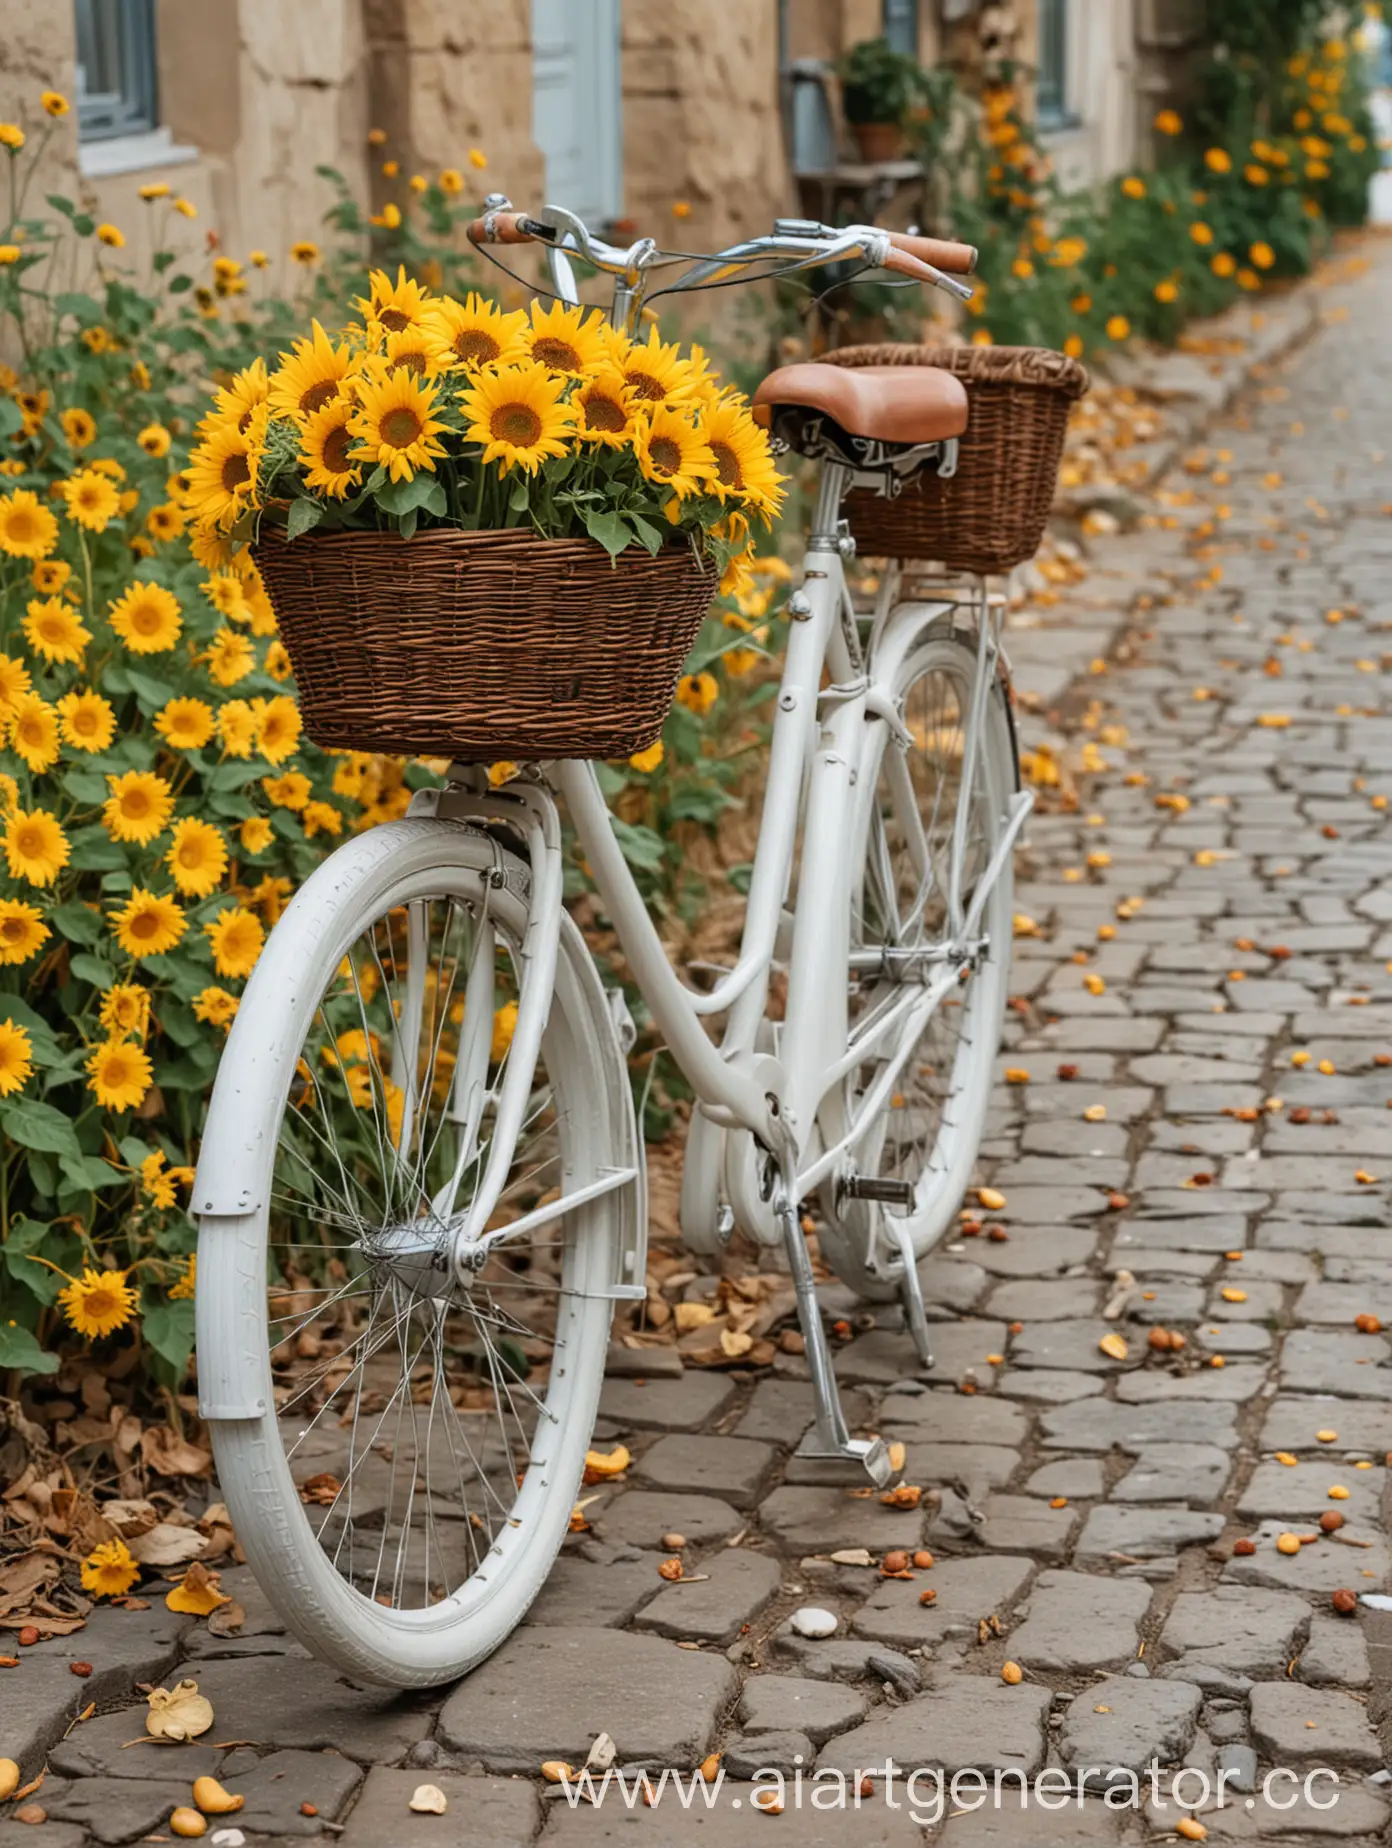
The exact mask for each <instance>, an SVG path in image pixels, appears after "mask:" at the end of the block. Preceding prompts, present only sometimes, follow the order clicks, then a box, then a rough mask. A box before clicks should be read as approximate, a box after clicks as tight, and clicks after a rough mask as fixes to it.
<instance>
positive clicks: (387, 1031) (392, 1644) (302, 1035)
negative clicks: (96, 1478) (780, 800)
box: [195, 820, 641, 1687]
mask: <svg viewBox="0 0 1392 1848" xmlns="http://www.w3.org/2000/svg"><path fill="white" fill-rule="evenodd" d="M528 906H529V875H528V872H527V869H526V868H525V866H523V865H522V864H521V863H520V862H519V861H517V860H515V859H513V858H512V857H511V856H510V855H508V854H506V853H503V852H502V851H501V850H500V849H499V848H498V847H497V845H496V844H495V842H494V841H493V840H491V839H489V838H487V837H485V836H484V835H482V834H480V833H478V832H477V831H475V830H472V829H469V828H466V827H461V826H458V825H456V824H453V823H449V822H444V821H434V820H407V821H403V822H395V823H390V824H388V825H386V826H383V827H380V828H377V829H374V830H373V831H372V832H371V833H370V834H366V835H364V836H363V837H362V838H361V839H359V840H357V841H353V842H350V843H348V844H347V845H345V846H344V847H342V848H340V849H339V851H338V852H337V853H335V854H334V855H333V856H332V857H331V858H330V859H329V860H328V861H326V862H325V863H324V865H323V866H322V867H320V868H319V869H318V871H317V872H316V873H315V874H314V876H313V877H312V878H311V879H310V880H309V881H308V882H307V884H306V885H305V887H304V888H303V890H302V891H301V892H300V893H299V895H298V896H297V897H296V898H295V900H294V901H293V902H292V904H291V905H290V906H289V908H288V909H287V910H286V912H285V915H284V916H283V918H282V919H281V920H280V922H279V923H278V924H277V925H276V927H275V930H274V931H273V932H272V934H271V937H270V939H269V941H268V943H267V945H266V949H265V951H264V953H263V955H262V957H261V960H260V962H259V964H258V966H257V969H256V971H255V973H254V974H253V976H252V978H251V981H250V983H249V984H248V986H247V990H246V993H245V995H244V996H243V999H242V1005H241V1009H240V1012H239V1014H238V1016H237V1019H236V1020H235V1022H234V1023H233V1027H232V1031H231V1035H230V1038H229V1040H228V1044H227V1048H226V1051H225V1053H224V1055H223V1061H222V1065H221V1068H220V1070H219V1073H218V1079H217V1084H216V1087H215V1090H214V1094H213V1099H212V1103H211V1106H210V1110H209V1116H208V1123H207V1129H206V1134H205V1142H204V1148H205V1164H206V1168H207V1170H208V1171H209V1172H210V1173H211V1172H220V1173H223V1174H226V1173H229V1172H230V1173H235V1174H236V1175H237V1184H238V1187H239V1188H240V1184H241V1177H242V1174H243V1173H245V1174H246V1177H247V1179H246V1187H247V1197H246V1200H245V1203H244V1204H245V1207H246V1210H245V1211H244V1212H241V1213H239V1214H231V1213H229V1212H228V1211H227V1205H226V1202H225V1200H219V1201H217V1202H216V1203H215V1204H214V1207H213V1209H212V1212H209V1211H208V1209H207V1200H206V1199H205V1197H204V1196H205V1195H211V1194H212V1193H213V1192H214V1191H215V1190H214V1189H213V1187H212V1186H211V1184H210V1185H209V1186H208V1187H207V1188H205V1189H203V1191H202V1192H201V1193H196V1194H195V1203H196V1205H197V1206H198V1207H199V1208H200V1209H201V1210H203V1211H204V1217H203V1219H202V1222H201V1226H200V1237H199V1246H198V1287H197V1303H196V1307H197V1325H198V1369H199V1383H200V1397H201V1399H202V1400H203V1401H204V1404H205V1407H206V1415H207V1416H208V1419H209V1428H210V1431H211V1433H212V1439H213V1448H214V1452H215V1455H216V1461H217V1469H218V1476H219V1481H220V1483H221V1488H222V1493H223V1495H224V1497H225V1499H226V1501H227V1505H228V1508H229V1510H230V1512H231V1515H232V1519H233V1522H234V1524H235V1526H236V1529H237V1534H238V1537H239V1538H240V1540H241V1542H242V1544H243V1546H244V1547H245V1549H246V1553H247V1557H248V1560H249V1561H250V1563H251V1565H252V1567H253V1569H254V1571H255V1573H256V1576H257V1578H258V1580H259V1581H260V1583H261V1585H262V1587H263V1588H264V1590H265V1592H266V1594H267V1596H268V1597H269V1598H270V1600H271V1602H272V1603H273V1604H274V1606H275V1608H276V1609H277V1611H278V1612H279V1614H280V1615H281V1617H282V1618H283V1619H284V1621H285V1622H286V1624H287V1625H288V1626H289V1628H290V1629H291V1630H292V1631H293V1632H294V1634H295V1635H296V1636H298V1637H299V1639H300V1640H301V1641H302V1642H303V1643H304V1644H305V1645H306V1646H307V1647H308V1648H310V1649H311V1650H312V1651H313V1652H314V1653H315V1654H317V1655H319V1656H321V1657H323V1658H325V1659H326V1660H328V1661H330V1662H332V1663H334V1664H335V1665H336V1666H338V1667H339V1668H341V1669H343V1670H344V1671H346V1672H348V1673H350V1674H353V1675H355V1676H358V1677H361V1678H365V1679H369V1680H375V1681H380V1682H387V1683H390V1684H393V1685H396V1686H401V1687H421V1686H427V1685H430V1684H432V1683H436V1682H441V1681H448V1680H452V1679H454V1678H455V1677H456V1676H458V1675H461V1674H463V1673H465V1672H466V1671H467V1670H468V1669H469V1668H471V1667H472V1666H474V1664H476V1663H477V1662H479V1661H480V1660H481V1659H482V1658H483V1657H484V1656H486V1655H487V1654H488V1653H489V1651H490V1650H492V1649H494V1648H496V1647H497V1645H498V1644H499V1643H500V1642H502V1641H503V1639H504V1638H505V1637H506V1636H507V1635H508V1634H509V1632H510V1631H511V1630H512V1628H513V1627H514V1625H516V1624H517V1623H518V1622H519V1621H520V1620H521V1618H522V1616H523V1614H524V1613H525V1611H526V1609H527V1607H528V1605H529V1604H530V1603H531V1601H532V1599H533V1598H534V1597H535V1595H536V1593H537V1592H538V1590H539V1589H540V1587H541V1585H542V1583H543V1581H544V1579H545V1577H546V1574H547V1572H548V1571H549V1569H550V1566H551V1564H552V1562H553V1560H554V1558H555V1556H556V1553H557V1552H558V1550H559V1548H560V1545H561V1542H562V1540H563V1538H564V1536H565V1533H566V1531H567V1527H568V1525H569V1520H570V1515H571V1510H572V1507H573V1504H574V1500H575V1495H576V1492H577V1489H578V1486H579V1482H580V1478H581V1474H582V1471H583V1468H584V1458H585V1451H586V1447H587V1445H588V1443H589V1440H590V1434H591V1431H592V1428H593V1423H594V1418H595V1412H596V1407H597V1404H598V1398H599V1391H600V1386H601V1383H602V1378H603V1373H604V1363H605V1355H606V1350H607V1344H608V1333H609V1323H610V1316H611V1313H612V1308H613V1299H612V1294H611V1292H612V1290H613V1287H614V1285H615V1284H616V1282H617V1281H618V1277H619V1268H620V1262H621V1256H620V1254H621V1252H623V1251H624V1250H626V1249H630V1248H631V1247H630V1245H629V1244H628V1243H627V1241H631V1240H633V1239H634V1238H636V1237H637V1236H638V1228H637V1226H636V1223H635V1220H636V1215H637V1214H638V1212H639V1211H640V1194H641V1188H640V1186H639V1185H638V1183H637V1182H636V1181H631V1182H629V1183H628V1184H626V1185H624V1186H622V1187H619V1188H618V1189H616V1190H615V1191H612V1192H609V1193H604V1194H601V1195H600V1196H599V1197H597V1198H594V1199H591V1200H589V1201H588V1203H582V1204H581V1205H579V1206H577V1207H574V1208H573V1209H570V1210H567V1211H566V1212H565V1213H564V1216H563V1218H562V1219H561V1220H560V1221H553V1222H552V1223H551V1224H549V1225H540V1224H538V1225H536V1226H535V1227H534V1229H533V1230H532V1231H531V1232H527V1233H523V1234H519V1236H518V1238H517V1239H516V1240H515V1241H511V1242H508V1243H506V1244H503V1245H500V1246H498V1247H496V1248H495V1250H494V1253H493V1255H492V1256H490V1258H489V1260H488V1263H487V1265H486V1266H485V1268H484V1269H482V1270H481V1271H479V1272H478V1273H477V1274H476V1275H474V1276H472V1277H471V1278H470V1279H469V1281H468V1283H467V1284H463V1283H460V1282H458V1281H457V1280H456V1279H455V1278H454V1276H453V1273H452V1269H451V1266H450V1264H449V1262H448V1250H449V1243H450V1237H449V1229H448V1222H449V1219H450V1218H451V1216H454V1217H455V1218H456V1220H457V1216H458V1214H459V1213H460V1212H461V1211H462V1210H463V1209H464V1208H466V1207H467V1206H468V1204H469V1200H470V1198H471V1197H472V1193H473V1190H474V1188H475V1187H476V1185H477V1183H478V1179H479V1175H480V1170H481V1168H482V1164H483V1159H484V1158H486V1154H487V1149H488V1145H489V1136H490V1130H491V1124H492V1120H493V1119H492V1099H493V1098H494V1097H495V1096H496V1093H497V1089H498V1085H499V1082H500V1079H501V1076H502V1074H503V1072H504V1071H505V1069H506V1062H507V1059H508V1056H509V1031H510V1027H511V1023H512V1021H513V1020H515V1018H516V1016H515V1013H514V1012H513V1011H512V1010H513V1008H514V1007H515V1003H516V998H517V996H518V994H519V984H520V983H521V981H522V980H523V979H524V968H525V965H524V963H523V959H522V956H521V946H522V942H523V936H524V933H525V931H526V927H527V921H528ZM466 990H467V1006H466V1001H465V998H466ZM485 1029H486V1032H484V1030H485ZM481 1033H483V1035H484V1036H483V1037H482V1039H480V1034H481ZM470 1072H472V1073H473V1080H470V1079H469V1073H470ZM258 1150H263V1151H268V1152H269V1161H268V1162H267V1161H266V1159H265V1158H264V1156H263V1157H262V1158H261V1159H260V1160H259V1162H258V1157H257V1151H258ZM229 1157H230V1158H231V1161H232V1166H231V1167H230V1168H229V1166H228V1158H229ZM640 1159H641V1157H640V1156H639V1154H638V1152H637V1145H636V1137H635V1133H634V1125H633V1114H632V1103H631V1099H630V1095H629V1091H628V1086H627V1083H626V1080H625V1075H624V1066H623V1060H622V1055H621V1054H620V1052H619V1048H618V1044H617V1038H616V1035H615V1031H614V1027H613V1024H612V1020H611V1018H610V1016H609V1013H608V1011H607V1009H606V1007H605V1005H604V996H603V991H602V989H601V987H600V984H599V979H598V976H597V974H596V971H595V969H594V965H593V963H592V962H591V960H590V957H589V955H588V953H587V951H586V949H585V946H584V944H583V942H582V940H581V938H580V936H579V933H578V932H577V931H576V929H575V927H574V925H573V924H572V923H571V922H570V920H569V918H563V919H562V936H561V942H560V955H559V959H558V968H557V976H556V986H555V994H554V997H553V1001H552V1006H551V1011H550V1017H549V1021H548V1025H547V1028H546V1032H545V1035H544V1037H543V1042H542V1050H541V1057H540V1060H539V1062H538V1066H537V1071H536V1076H535V1080H534V1082H533V1086H532V1091H531V1095H530V1101H529V1105H528V1108H527V1111H526V1121H525V1124H524V1127H523V1130H522V1133H521V1136H520V1138H519V1140H518V1144H517V1147H516V1150H515V1153H514V1156H513V1161H512V1166H511V1168H510V1170H509V1174H508V1179H507V1184H506V1187H505V1189H504V1192H503V1195H502V1198H501V1200H500V1201H499V1204H498V1206H497V1208H496V1209H495V1211H494V1213H493V1215H492V1218H491V1219H490V1222H489V1224H490V1228H492V1227H496V1226H500V1225H503V1224H506V1223H511V1222H515V1221H517V1220H520V1219H521V1218H522V1217H523V1215H524V1214H528V1213H532V1212H533V1211H534V1209H535V1208H536V1207H537V1206H538V1205H542V1204H544V1203H545V1202H546V1201H548V1200H552V1199H555V1198H557V1197H558V1196H569V1195H573V1194H575V1193H577V1192H579V1191H580V1190H581V1189H583V1188H585V1187H587V1186H589V1185H591V1184H592V1183H594V1182H596V1181H599V1180H601V1179H602V1178H603V1176H604V1174H605V1173H606V1171H608V1172H609V1173H611V1174H612V1171H613V1170H615V1169H635V1170H636V1169H637V1167H638V1165H639V1162H640ZM202 1172H203V1170H202V1169H200V1175H201V1174H202ZM258 1174H259V1175H263V1176H264V1177H265V1178H264V1180H259V1179H258ZM214 1215H216V1216H214Z"/></svg>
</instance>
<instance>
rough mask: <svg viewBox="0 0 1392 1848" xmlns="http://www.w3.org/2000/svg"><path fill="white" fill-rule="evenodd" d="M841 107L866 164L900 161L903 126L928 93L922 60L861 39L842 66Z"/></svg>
mask: <svg viewBox="0 0 1392 1848" xmlns="http://www.w3.org/2000/svg"><path fill="white" fill-rule="evenodd" d="M840 75H841V102H842V108H843V109H844V110H845V114H846V120H847V121H848V122H849V123H850V125H851V129H852V132H853V133H854V135H855V138H856V141H857V143H858V144H859V146H860V152H861V158H862V159H864V160H867V161H879V160H898V159H899V158H900V157H901V156H902V154H903V152H904V124H905V122H906V121H907V119H908V115H909V112H910V110H911V109H912V108H913V106H914V104H915V103H916V102H918V101H920V99H921V98H922V97H923V95H924V91H925V80H924V73H923V72H922V70H920V68H919V65H918V61H917V60H916V59H914V58H910V57H908V56H907V55H906V54H905V53H904V52H902V51H895V50H894V49H893V47H892V46H891V45H890V43H889V41H888V39H884V38H873V39H863V40H862V41H861V43H860V44H858V45H853V46H852V47H851V49H850V51H849V52H848V53H847V54H846V56H845V57H844V58H843V59H842V61H841V67H840Z"/></svg>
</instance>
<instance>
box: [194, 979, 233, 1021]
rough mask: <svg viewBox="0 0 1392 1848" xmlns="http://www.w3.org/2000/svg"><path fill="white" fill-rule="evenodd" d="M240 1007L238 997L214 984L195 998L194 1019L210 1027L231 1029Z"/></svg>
mask: <svg viewBox="0 0 1392 1848" xmlns="http://www.w3.org/2000/svg"><path fill="white" fill-rule="evenodd" d="M238 1006H239V1003H238V1000H237V997H236V995H229V994H228V992H227V990H226V989H225V988H219V987H217V986H216V984H214V985H213V986H212V987H209V988H204V989H202V990H200V992H199V993H198V994H196V995H195V996H194V997H193V1017H194V1019H195V1020H201V1021H203V1022H204V1023H205V1025H207V1026H210V1027H230V1026H231V1024H232V1022H233V1020H234V1019H235V1018H236V1013H237V1008H238Z"/></svg>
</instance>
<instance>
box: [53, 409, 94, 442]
mask: <svg viewBox="0 0 1392 1848" xmlns="http://www.w3.org/2000/svg"><path fill="white" fill-rule="evenodd" d="M58 422H59V424H60V425H61V426H62V430H63V435H64V436H65V437H67V439H68V447H69V448H70V449H86V448H87V446H88V445H89V444H90V443H95V442H96V440H97V420H96V418H95V417H93V415H92V413H91V412H90V411H84V410H83V409H82V407H81V406H80V405H72V406H71V407H70V408H69V409H68V410H66V411H59V413H58Z"/></svg>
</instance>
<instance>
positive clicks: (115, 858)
mask: <svg viewBox="0 0 1392 1848" xmlns="http://www.w3.org/2000/svg"><path fill="white" fill-rule="evenodd" d="M70 864H71V865H72V866H73V867H74V868H75V869H76V870H77V871H78V872H83V873H110V872H122V873H123V872H124V871H125V870H126V854H125V849H124V848H123V847H122V846H121V845H120V843H119V842H117V841H113V840H112V838H111V836H110V835H109V834H107V833H106V831H105V830H104V829H103V828H101V827H99V826H94V827H91V828H83V829H79V830H78V832H77V833H76V834H74V835H73V836H72V859H71V862H70Z"/></svg>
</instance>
